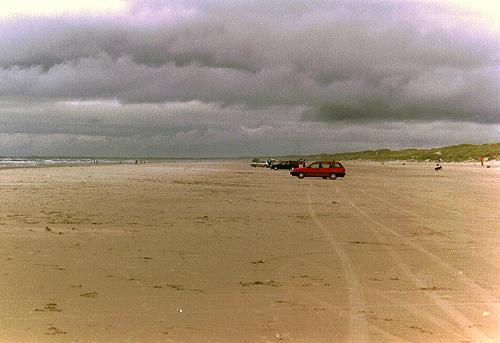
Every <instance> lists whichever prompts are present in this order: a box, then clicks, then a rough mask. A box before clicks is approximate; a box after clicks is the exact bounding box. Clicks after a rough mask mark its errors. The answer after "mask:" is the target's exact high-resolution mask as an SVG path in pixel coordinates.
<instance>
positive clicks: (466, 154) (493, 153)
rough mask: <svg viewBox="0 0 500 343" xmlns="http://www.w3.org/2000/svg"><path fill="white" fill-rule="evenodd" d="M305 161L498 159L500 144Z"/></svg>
mask: <svg viewBox="0 0 500 343" xmlns="http://www.w3.org/2000/svg"><path fill="white" fill-rule="evenodd" d="M300 157H301V158H305V159H306V160H314V159H327V160H331V159H334V160H340V161H342V160H372V161H392V160H404V161H444V162H463V161H480V159H481V157H484V158H485V160H492V159H495V160H498V159H500V142H497V143H493V144H459V145H450V146H445V147H440V148H432V149H404V150H390V149H380V150H365V151H358V152H344V153H337V154H319V155H308V156H300Z"/></svg>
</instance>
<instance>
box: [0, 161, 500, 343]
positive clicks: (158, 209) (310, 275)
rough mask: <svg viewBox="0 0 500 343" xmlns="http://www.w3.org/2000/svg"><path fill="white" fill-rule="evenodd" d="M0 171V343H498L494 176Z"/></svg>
mask: <svg viewBox="0 0 500 343" xmlns="http://www.w3.org/2000/svg"><path fill="white" fill-rule="evenodd" d="M345 165H346V169H347V176H346V177H345V178H339V179H337V180H335V181H333V180H323V179H307V178H306V179H304V180H299V179H297V178H294V177H291V176H290V175H289V174H288V171H283V170H279V171H273V170H269V169H265V168H252V167H250V166H249V165H248V163H247V162H241V161H236V162H203V163H169V164H168V163H166V164H145V165H114V166H87V167H55V168H34V169H10V170H0V195H1V202H0V269H1V271H0V272H1V278H0V309H1V311H0V342H209V341H210V342H278V341H281V342H400V341H413V342H449V341H453V342H458V341H470V342H488V341H496V342H499V341H500V315H499V311H500V305H499V300H498V299H499V298H500V263H499V262H500V234H499V232H500V200H499V194H500V182H499V181H500V178H499V176H500V168H489V169H486V168H480V167H478V166H474V165H462V164H453V165H451V164H450V165H447V164H444V168H443V170H441V171H439V172H436V171H435V170H434V168H433V165H432V164H425V163H414V164H411V163H410V164H406V165H404V166H403V165H402V164H401V163H390V164H383V165H382V164H381V163H364V162H351V163H349V162H346V163H345Z"/></svg>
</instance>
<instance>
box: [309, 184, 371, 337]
mask: <svg viewBox="0 0 500 343" xmlns="http://www.w3.org/2000/svg"><path fill="white" fill-rule="evenodd" d="M311 187H312V184H310V185H309V188H308V189H307V206H308V209H309V215H310V216H311V219H312V220H313V221H314V223H315V224H316V226H317V227H318V228H319V229H320V230H321V233H322V234H323V236H324V237H325V239H326V240H327V241H328V242H329V243H330V245H331V246H332V248H333V249H334V251H335V253H336V254H337V256H338V258H339V259H340V262H341V264H342V268H343V270H344V277H345V280H346V282H347V288H348V290H349V305H350V306H349V307H350V316H349V329H350V336H351V340H352V341H353V342H368V341H369V339H368V329H367V328H368V323H367V321H366V316H365V314H364V308H365V299H364V295H363V288H362V285H361V282H360V281H359V277H358V275H357V273H356V269H355V267H354V265H353V263H352V262H351V260H350V259H349V256H348V255H347V253H346V252H345V251H344V249H342V246H341V245H340V244H339V243H337V241H336V240H335V237H334V235H333V234H332V232H331V231H330V230H328V229H327V228H326V227H325V226H324V225H323V223H321V221H320V220H319V219H318V217H317V215H316V212H315V211H314V209H313V206H312V205H313V204H312V200H311Z"/></svg>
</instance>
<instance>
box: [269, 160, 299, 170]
mask: <svg viewBox="0 0 500 343" xmlns="http://www.w3.org/2000/svg"><path fill="white" fill-rule="evenodd" d="M298 166H299V161H282V162H278V163H275V164H272V165H271V169H274V170H278V169H293V168H297V167H298Z"/></svg>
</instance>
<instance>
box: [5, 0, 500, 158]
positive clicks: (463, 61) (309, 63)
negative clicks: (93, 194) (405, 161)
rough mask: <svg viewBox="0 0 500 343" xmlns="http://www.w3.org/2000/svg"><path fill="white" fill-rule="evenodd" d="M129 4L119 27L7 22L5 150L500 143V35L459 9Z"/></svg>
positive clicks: (103, 22) (75, 20)
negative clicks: (32, 140) (478, 138)
mask: <svg viewBox="0 0 500 343" xmlns="http://www.w3.org/2000/svg"><path fill="white" fill-rule="evenodd" d="M128 3H129V5H130V8H129V11H128V12H127V13H122V14H120V15H116V16H114V17H113V16H108V17H103V16H101V17H100V16H73V17H46V18H30V17H26V18H17V19H3V20H2V21H0V46H1V47H2V49H0V135H1V136H2V139H3V143H4V144H6V145H4V147H5V146H10V147H12V149H14V145H12V144H13V143H12V142H14V141H16V142H20V140H22V139H26V137H37V141H38V142H40V141H41V140H44V141H45V142H47V143H46V145H44V144H41V145H40V146H47V149H49V148H48V146H49V145H50V143H49V142H50V139H53V140H54V146H60V145H61V141H67V142H69V144H76V145H78V144H82V146H86V147H87V148H85V149H88V150H89V151H92V149H94V148H96V149H97V147H101V148H102V147H106V149H108V150H106V151H108V152H109V153H118V152H120V151H121V152H120V154H125V152H124V151H126V149H125V150H123V151H122V150H120V149H122V148H123V147H128V149H129V151H137V152H138V151H143V152H147V151H153V152H157V153H158V154H160V152H161V151H163V152H165V151H166V150H165V149H166V147H167V146H168V147H169V149H174V148H172V147H175V149H180V150H175V149H174V151H184V152H185V153H186V154H189V153H193V154H194V153H195V152H196V151H205V152H206V150H203V149H209V147H210V149H211V150H210V151H211V153H213V154H225V153H228V154H229V153H236V152H237V151H238V152H239V153H244V152H249V153H251V151H252V149H253V148H255V149H256V150H258V151H263V152H264V151H266V149H268V147H269V149H275V150H274V151H280V152H283V153H286V152H287V151H286V150H287V148H286V146H288V150H289V151H301V149H305V148H304V147H303V145H304V144H305V145H309V146H310V148H309V150H311V151H313V150H314V151H317V149H318V148H319V147H324V148H325V149H326V148H330V149H335V148H338V149H344V150H349V148H348V147H347V146H343V147H340V146H332V145H331V143H328V142H329V140H331V139H332V137H342V139H343V140H344V142H347V141H349V142H350V143H349V144H350V145H349V146H351V147H352V148H353V149H354V148H357V147H358V143H356V142H358V141H356V140H354V141H353V140H351V139H348V138H350V137H356V139H358V140H359V142H361V143H359V144H361V147H362V146H363V144H364V146H372V145H374V144H379V143H380V139H379V138H377V136H376V135H377V130H374V129H373V127H374V125H382V126H383V127H384V128H385V129H383V130H382V129H381V131H384V134H385V137H391V134H390V132H393V131H391V130H395V131H394V132H400V134H395V135H394V137H402V136H405V134H403V132H404V130H405V129H404V128H403V127H406V130H408V131H409V132H412V133H413V134H414V136H413V137H414V138H415V139H410V138H408V139H407V140H406V141H404V142H403V143H404V144H406V145H407V146H408V145H410V144H417V145H422V144H427V142H428V141H427V140H426V139H427V138H428V137H427V136H426V134H424V131H425V130H424V129H423V127H422V126H419V125H423V124H425V123H426V124H428V125H429V127H431V126H432V127H434V128H441V127H442V125H444V124H442V123H448V125H450V127H451V126H452V125H459V126H457V127H460V128H462V129H464V130H465V129H466V128H468V130H469V132H470V131H471V130H472V129H471V127H481V128H482V129H483V131H484V132H486V133H485V134H484V139H485V140H488V139H490V140H491V139H494V138H492V137H495V132H496V133H498V124H499V123H500V115H499V114H500V98H499V96H500V74H499V56H500V49H499V33H498V32H497V31H495V30H492V29H491V28H488V27H486V26H484V25H482V23H481V22H476V21H472V20H469V18H470V16H471V15H472V14H471V13H467V12H464V11H463V10H460V9H457V8H455V7H451V6H446V5H443V4H440V3H432V2H421V3H417V2H406V1H364V2H357V1H314V0H312V1H311V0H308V1H301V0H297V1H285V0H280V1H264V0H256V1H239V0H233V1H229V0H228V1H209V2H207V1H191V0H185V1H159V0H156V1H155V0H144V1H128ZM394 123H397V125H398V126H397V129H395V128H393V127H392V126H391V125H393V124H394ZM402 123H405V125H406V126H405V125H403V126H401V125H402ZM452 123H457V124H452ZM360 125H361V126H360ZM363 125H365V126H363ZM460 125H462V126H460ZM474 125H479V126H474ZM488 125H489V126H488ZM360 127H370V129H366V130H363V129H360V130H357V128H360ZM472 131H474V130H472ZM342 132H349V133H351V135H350V136H349V135H348V136H347V137H346V136H345V135H344V134H342ZM362 132H364V133H365V134H366V136H365V137H363V135H361V133H362ZM388 132H389V134H388ZM474 132H476V131H474ZM30 135H31V136H30ZM398 135H399V136H398ZM5 137H9V138H10V139H11V140H10V141H9V140H7V138H5ZM20 137H23V138H20ZM42 137H44V138H42ZM449 137H450V139H449V140H448V141H446V143H454V142H460V141H461V140H460V139H459V138H458V137H457V136H455V135H450V136H449ZM463 138H464V139H469V140H470V137H469V136H467V134H465V133H464V134H463ZM432 141H434V142H436V143H438V142H441V141H438V140H436V138H434V139H433V140H432ZM9 142H10V143H9ZM382 142H383V140H382ZM403 143H401V142H399V143H398V142H396V141H394V142H391V144H392V146H396V145H398V144H403ZM114 144H116V145H117V146H115V145H114ZM21 145H22V144H21ZM34 146H36V144H34V145H32V147H34ZM134 147H135V148H134ZM246 147H248V148H246ZM26 149H27V148H26ZM75 149H77V148H75ZM82 149H83V148H82ZM134 149H135V150H134ZM141 149H142V150H141ZM148 149H149V150H148ZM197 149H198V150H197ZM200 149H201V150H200ZM224 149H229V150H227V151H230V152H225V151H226V150H224ZM82 151H83V150H82ZM69 152H70V153H72V152H71V151H69ZM0 153H1V151H0ZM180 154H181V155H182V154H183V153H180Z"/></svg>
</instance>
